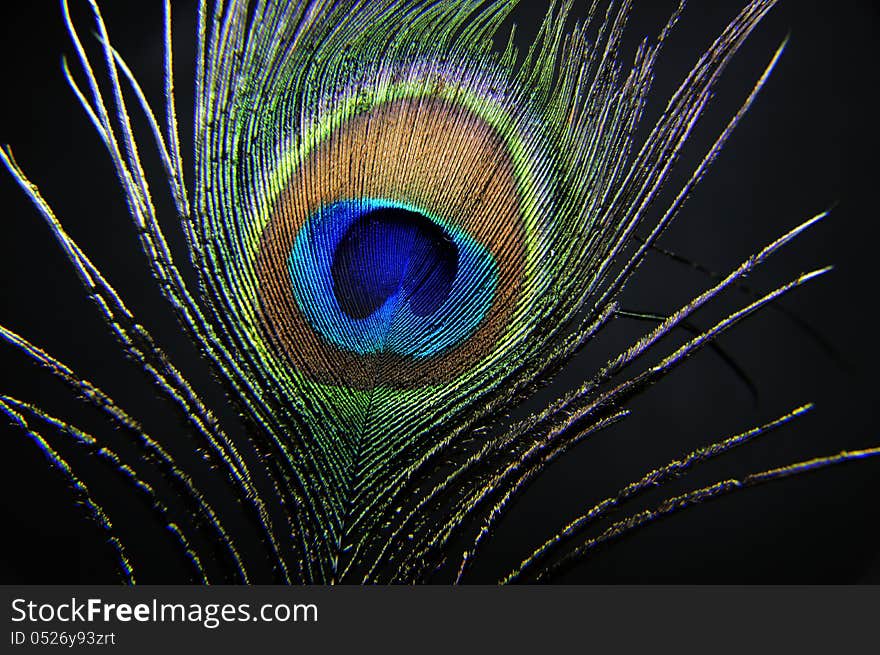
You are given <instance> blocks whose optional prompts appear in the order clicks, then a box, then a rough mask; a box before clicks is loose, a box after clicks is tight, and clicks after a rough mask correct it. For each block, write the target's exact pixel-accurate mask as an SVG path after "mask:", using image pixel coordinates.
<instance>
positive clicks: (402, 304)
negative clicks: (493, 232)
mask: <svg viewBox="0 0 880 655" xmlns="http://www.w3.org/2000/svg"><path fill="white" fill-rule="evenodd" d="M289 267H290V276H291V281H292V286H293V294H294V297H295V299H296V302H297V306H298V307H299V309H300V311H301V312H302V313H303V315H304V316H305V317H306V318H307V320H308V321H309V323H310V324H311V326H312V327H313V328H314V329H315V330H316V331H317V332H318V333H319V334H320V335H321V336H323V337H324V338H325V339H327V340H328V341H330V342H331V343H333V344H335V345H336V346H338V347H340V348H343V349H345V350H348V351H351V352H355V353H358V354H362V355H367V354H374V353H381V352H386V353H394V354H397V355H402V356H409V357H414V358H423V357H430V356H433V355H437V354H439V353H441V352H443V351H446V350H448V349H450V348H452V347H455V346H457V345H459V344H461V343H462V342H463V341H464V340H465V339H467V338H468V337H469V336H470V335H471V334H473V332H474V331H475V330H476V329H477V327H479V325H480V323H481V322H482V321H483V319H484V318H485V316H486V314H487V312H488V311H489V309H490V308H491V306H492V301H493V299H494V296H495V290H496V288H497V285H498V267H497V264H496V262H495V258H494V257H493V256H492V254H491V253H490V252H489V251H488V250H487V249H486V248H485V247H484V246H483V245H482V244H480V243H478V242H477V241H476V240H474V239H473V238H471V237H470V236H469V235H468V234H467V233H465V232H464V231H463V230H461V229H458V228H456V227H453V226H450V225H448V224H445V223H444V222H442V221H440V220H438V219H435V218H432V217H429V216H428V215H427V214H426V213H424V212H421V211H419V210H418V209H416V208H413V207H409V206H406V205H403V204H401V203H395V202H390V201H387V200H382V199H373V198H369V199H361V200H347V201H342V202H337V203H335V204H333V205H329V206H326V207H323V208H321V209H320V210H319V211H317V212H315V214H313V215H312V216H310V217H309V219H308V220H307V221H306V222H305V223H304V224H303V226H302V227H301V228H300V231H299V233H298V234H297V236H296V239H295V240H294V245H293V250H292V252H291V254H290V259H289Z"/></svg>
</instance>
